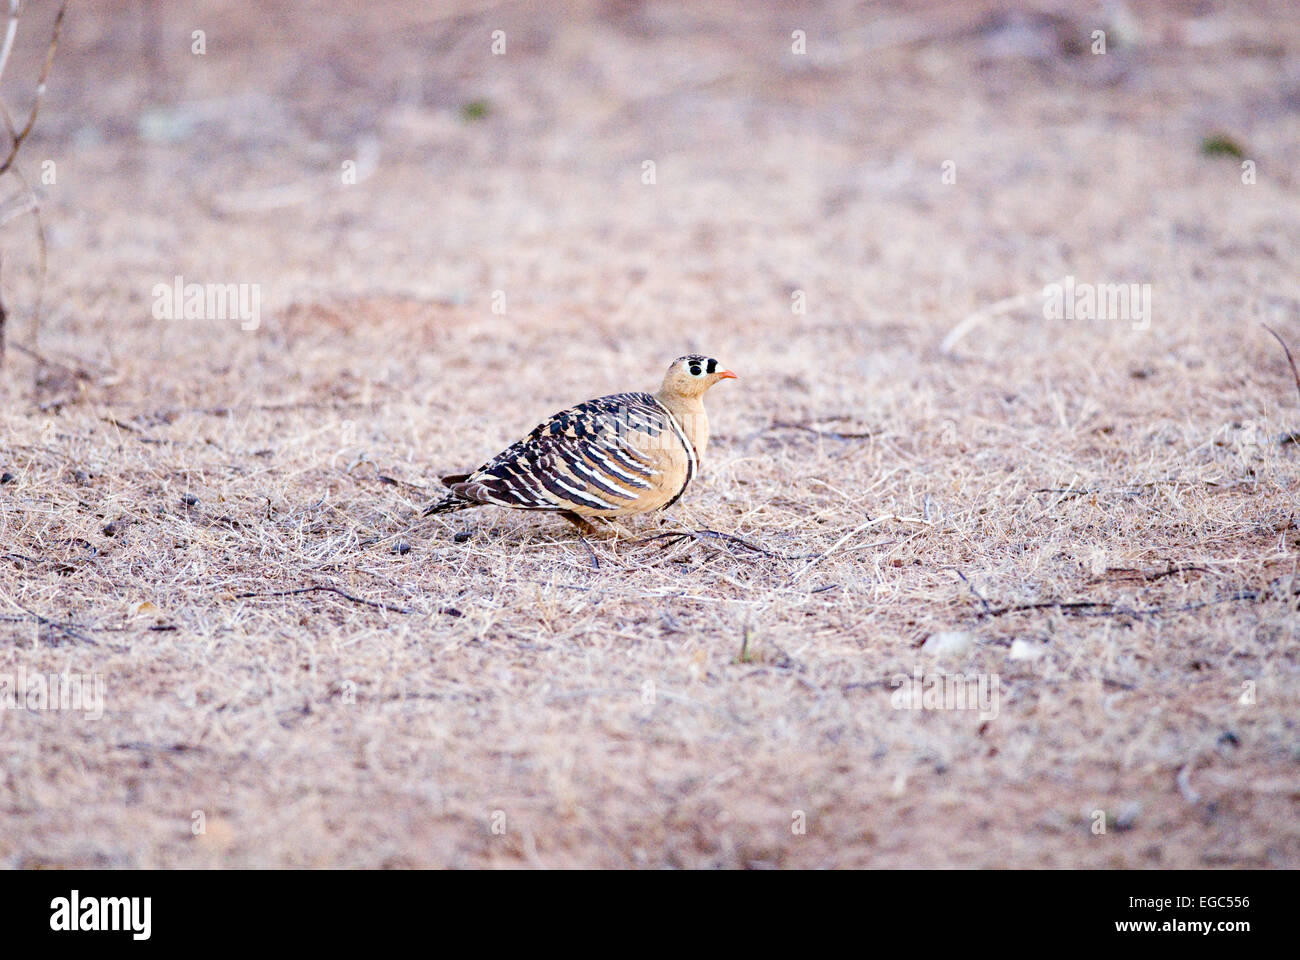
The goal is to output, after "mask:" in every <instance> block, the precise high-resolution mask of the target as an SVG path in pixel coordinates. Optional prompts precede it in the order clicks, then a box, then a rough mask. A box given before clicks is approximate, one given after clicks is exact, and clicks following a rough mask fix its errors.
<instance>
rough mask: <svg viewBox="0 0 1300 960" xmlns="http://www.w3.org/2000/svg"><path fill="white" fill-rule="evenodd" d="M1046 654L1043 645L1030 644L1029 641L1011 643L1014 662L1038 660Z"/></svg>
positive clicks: (1013, 641)
mask: <svg viewBox="0 0 1300 960" xmlns="http://www.w3.org/2000/svg"><path fill="white" fill-rule="evenodd" d="M1044 653H1045V651H1044V650H1043V645H1042V644H1041V643H1030V642H1029V641H1028V640H1012V641H1011V659H1012V660H1037V659H1038V658H1039V657H1041V656H1042V655H1043V654H1044Z"/></svg>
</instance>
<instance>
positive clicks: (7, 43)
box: [0, 0, 23, 79]
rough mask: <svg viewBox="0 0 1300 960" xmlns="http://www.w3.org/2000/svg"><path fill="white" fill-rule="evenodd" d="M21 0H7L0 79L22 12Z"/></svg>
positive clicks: (1, 48) (0, 48) (7, 60)
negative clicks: (7, 8) (6, 21)
mask: <svg viewBox="0 0 1300 960" xmlns="http://www.w3.org/2000/svg"><path fill="white" fill-rule="evenodd" d="M22 6H23V4H22V0H9V22H8V23H7V24H6V25H5V40H4V46H3V47H0V79H2V78H3V77H4V75H5V64H7V63H8V62H9V54H10V52H11V51H12V50H13V48H14V37H15V36H16V35H17V34H18V14H19V13H21V12H22Z"/></svg>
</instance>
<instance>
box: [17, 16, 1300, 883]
mask: <svg viewBox="0 0 1300 960" xmlns="http://www.w3.org/2000/svg"><path fill="white" fill-rule="evenodd" d="M33 6H34V7H35V6H39V5H33ZM232 6H234V5H228V4H218V3H215V2H213V3H200V4H172V3H168V4H138V3H102V4H93V5H92V4H84V5H78V6H77V7H76V8H74V15H73V16H72V17H71V18H70V19H69V21H68V24H67V27H66V30H65V40H64V46H63V48H62V49H61V50H60V54H59V60H58V61H57V62H56V65H55V70H54V75H53V78H52V82H51V88H50V93H49V98H48V100H47V102H46V105H45V108H44V111H43V113H42V118H41V121H40V123H39V124H38V127H37V129H36V132H35V133H34V134H33V136H32V139H31V140H30V141H29V142H28V144H27V145H26V147H25V148H24V150H25V151H30V152H29V153H26V157H27V159H26V160H25V163H26V164H27V165H28V167H29V172H31V173H37V174H39V170H40V168H39V166H35V165H37V164H39V162H40V161H42V160H44V159H53V160H54V161H56V164H57V170H58V176H57V181H56V183H55V184H52V185H47V186H45V187H44V190H45V217H46V221H47V223H48V226H49V232H50V247H51V249H50V264H51V265H50V288H49V291H48V293H47V298H46V299H47V304H48V315H47V317H46V319H45V322H44V325H43V330H42V333H41V341H40V348H41V351H42V352H43V353H44V354H46V355H47V356H49V357H51V358H53V359H57V360H61V361H63V362H64V363H66V364H68V365H69V366H70V367H71V368H72V370H71V371H69V370H61V369H59V368H48V369H46V370H45V371H44V372H43V373H42V374H41V376H40V377H39V378H37V377H36V376H35V374H36V373H37V371H36V369H35V367H34V365H33V362H32V360H31V359H30V358H29V357H27V356H24V355H22V354H19V353H16V352H14V351H12V350H11V351H10V353H9V355H8V357H7V358H6V360H5V364H4V368H3V371H0V390H3V395H2V398H0V399H2V403H3V405H2V406H0V472H3V473H7V474H9V475H10V477H9V478H8V479H7V480H6V482H5V483H4V484H3V485H0V555H2V556H0V673H11V674H12V673H16V672H17V671H18V670H20V669H22V670H26V671H28V672H29V673H35V672H42V673H55V672H58V671H61V670H70V671H73V672H78V673H94V674H100V675H102V676H103V678H104V681H105V684H106V691H105V711H104V714H103V716H102V717H101V718H99V719H90V718H87V717H84V716H79V715H77V714H75V713H72V712H56V711H45V712H39V711H23V710H19V711H13V710H6V711H3V712H0V724H2V725H3V737H4V744H5V759H4V763H3V766H2V768H0V863H4V864H7V865H10V866H13V867H36V866H110V867H145V866H207V865H212V866H258V867H271V866H366V867H374V866H460V867H469V866H516V865H546V866H548V867H568V866H606V867H609V866H647V867H658V866H685V867H695V866H726V867H739V866H782V867H819V866H834V867H847V866H883V867H901V866H1016V867H1036V866H1050V867H1066V866H1094V867H1095V866H1124V867H1172V866H1184V867H1188V866H1190V867H1200V866H1211V867H1216V866H1233V867H1241V866H1267V867H1282V866H1290V867H1295V866H1298V865H1300V816H1298V815H1297V814H1298V813H1300V811H1298V810H1297V805H1298V804H1300V643H1298V639H1300V615H1298V613H1297V606H1298V605H1300V592H1298V588H1297V584H1298V583H1300V578H1298V575H1297V560H1296V558H1297V550H1298V549H1300V530H1298V529H1297V499H1298V498H1297V494H1298V492H1300V479H1298V471H1297V467H1298V466H1300V445H1297V444H1294V443H1292V444H1282V443H1279V442H1278V438H1279V436H1280V435H1282V434H1284V433H1286V432H1287V431H1290V430H1296V429H1300V404H1298V402H1297V397H1296V391H1295V389H1294V387H1293V385H1292V382H1291V374H1290V372H1289V370H1288V369H1287V366H1286V363H1285V360H1284V359H1283V357H1282V353H1281V350H1280V348H1279V347H1278V345H1277V344H1276V342H1274V341H1272V340H1271V339H1270V338H1269V337H1268V335H1267V334H1266V333H1264V331H1263V330H1262V329H1261V328H1260V327H1259V326H1258V323H1259V322H1260V321H1263V322H1267V323H1269V324H1271V325H1272V326H1274V327H1275V328H1276V329H1277V330H1278V331H1279V333H1281V334H1282V335H1283V336H1284V337H1285V338H1287V339H1288V340H1289V341H1290V342H1291V343H1292V344H1293V345H1294V346H1300V322H1298V320H1297V318H1298V317H1300V282H1298V280H1297V273H1296V269H1295V267H1296V264H1297V263H1300V218H1298V217H1297V177H1296V171H1297V170H1298V169H1300V28H1297V23H1296V20H1295V17H1294V11H1293V10H1290V9H1289V7H1288V4H1286V3H1283V2H1277V3H1241V4H1231V5H1217V4H1205V5H1196V4H1175V3H1169V4H1146V3H1143V4H1141V5H1134V9H1135V10H1136V11H1137V13H1136V14H1135V15H1134V20H1135V22H1133V23H1126V22H1121V21H1122V19H1123V18H1120V21H1116V22H1112V21H1113V20H1115V15H1113V14H1111V15H1103V14H1102V13H1100V12H1093V11H1089V10H1086V9H1081V8H1080V5H1078V4H1074V3H1066V2H1061V3H1059V4H1051V3H1046V2H1044V3H1036V4H1035V5H1034V6H1035V9H1036V10H1038V11H1040V12H1041V11H1048V12H1051V11H1058V12H1060V14H1061V17H1060V18H1057V19H1053V17H1051V16H1047V15H1045V14H1044V15H1042V16H1040V15H1038V14H1032V15H1031V14H1014V15H1013V14H1010V13H1005V12H1000V11H1001V10H1002V8H1000V7H999V6H997V5H994V4H985V3H980V4H970V5H961V6H954V5H951V4H934V5H925V4H879V5H867V4H855V3H847V2H843V3H832V4H826V5H794V6H789V5H775V4H774V5H772V6H756V5H754V4H745V5H743V6H741V5H739V4H736V5H730V4H718V5H712V4H710V5H704V4H665V3H647V4H639V3H619V4H611V5H607V6H602V7H593V6H587V5H574V6H571V7H569V8H567V10H566V12H565V14H564V16H563V17H560V16H557V15H555V14H553V13H548V12H547V6H546V5H542V4H538V5H536V6H533V5H512V4H507V5H500V6H492V5H487V6H485V7H484V8H483V9H482V10H481V11H480V12H474V9H473V8H474V7H475V6H478V5H472V4H462V5H461V6H462V7H464V9H463V10H453V9H451V8H445V9H443V8H427V7H425V5H420V4H402V3H372V4H368V5H366V8H365V12H364V13H363V14H356V13H354V12H352V11H353V8H354V7H355V6H356V5H354V4H337V5H336V7H337V9H329V8H326V9H324V10H323V11H322V10H320V9H316V10H313V11H311V12H308V11H306V10H305V9H299V8H300V5H298V4H293V3H288V2H284V3H265V4H260V5H258V7H259V8H260V9H258V10H251V9H250V10H245V11H243V12H238V11H232V10H231V9H230V7H232ZM301 6H304V7H305V6H306V5H301ZM312 6H313V7H319V6H320V5H312ZM1005 9H1006V10H1011V9H1014V8H1013V7H1011V6H1008V7H1006V8H1005ZM39 16H40V11H37V12H36V13H34V14H33V17H34V21H33V22H34V24H37V25H34V26H33V27H32V29H31V32H30V33H26V34H24V36H25V41H22V42H20V44H19V49H18V50H17V51H16V53H15V58H14V61H13V62H12V63H11V64H10V70H9V71H8V72H7V75H6V82H9V81H10V80H11V79H13V78H16V77H19V76H22V75H23V74H22V72H21V71H22V70H23V69H26V70H28V71H29V73H30V70H31V67H32V64H34V63H36V62H38V60H39V57H40V55H41V53H42V52H43V51H42V48H41V37H40V29H39V22H40V21H39ZM149 17H152V19H148V18H149ZM1108 18H1109V19H1108ZM1098 24H1100V26H1101V27H1102V28H1105V29H1108V30H1109V36H1110V38H1111V49H1110V50H1109V52H1108V53H1107V54H1105V55H1104V56H1094V55H1092V54H1091V53H1089V52H1088V50H1087V43H1088V42H1089V40H1088V38H1089V36H1090V32H1091V30H1092V29H1095V28H1097V26H1098ZM198 29H202V30H204V31H205V37H206V45H207V52H206V53H205V54H204V55H202V56H197V55H193V54H191V52H190V47H191V42H192V40H191V35H192V31H194V30H198ZM498 29H499V30H504V31H505V32H506V38H507V51H506V53H505V55H504V56H493V55H492V54H491V51H490V44H491V33H492V31H493V30H498ZM795 29H802V30H804V31H806V34H807V44H808V52H807V54H806V55H804V56H797V55H794V54H793V53H792V51H791V38H790V34H791V31H792V30H795ZM1079 37H1082V38H1083V39H1082V40H1081V41H1078V42H1076V41H1077V39H1078V38H1079ZM1079 43H1081V44H1082V49H1078V46H1079ZM10 96H11V97H13V96H14V95H13V94H10ZM19 99H20V98H19ZM1219 132H1223V133H1227V134H1229V135H1230V136H1232V137H1233V138H1235V139H1236V140H1237V141H1238V142H1240V143H1241V144H1242V146H1243V149H1244V151H1245V154H1246V156H1247V157H1248V158H1252V159H1254V160H1255V161H1256V162H1257V170H1258V180H1257V182H1256V183H1254V184H1250V185H1247V184H1243V183H1242V179H1241V174H1242V171H1241V168H1240V161H1239V160H1238V159H1236V158H1233V157H1231V156H1229V157H1222V156H1219V157H1216V156H1206V155H1204V154H1203V153H1202V151H1201V143H1202V140H1203V139H1204V138H1205V137H1207V136H1209V135H1212V134H1215V133H1219ZM347 160H359V161H360V162H359V164H358V177H357V179H358V182H357V183H355V184H344V183H343V182H342V177H341V175H340V171H341V169H342V164H343V163H344V161H347ZM645 160H652V161H654V163H655V165H656V166H655V173H656V183H655V184H653V185H646V184H644V183H643V182H642V170H643V167H642V164H643V161H645ZM945 161H952V162H953V163H954V164H955V171H956V182H955V183H944V182H943V181H942V173H943V165H944V163H945ZM29 235H30V232H29V229H28V226H27V225H26V222H24V221H15V222H11V223H9V224H7V225H6V226H5V233H4V247H3V250H4V265H5V280H6V303H7V305H8V306H9V307H10V308H11V311H12V317H11V322H10V330H9V335H10V339H11V341H14V342H23V341H24V339H25V337H26V334H27V330H28V325H29V318H28V317H27V316H25V315H24V314H23V313H22V309H23V307H24V306H25V305H26V304H27V303H30V289H31V271H30V263H29V261H30V246H31V243H30V240H29ZM24 257H26V258H27V260H26V261H25V260H24V259H23V258H24ZM178 274H179V275H182V276H184V277H185V279H186V280H187V281H191V282H200V283H207V282H213V283H256V284H260V290H261V294H262V298H263V303H262V308H263V315H262V322H261V325H260V327H259V329H257V330H255V331H243V330H241V329H240V326H239V323H238V322H237V321H234V320H221V319H208V320H190V321H185V320H176V321H162V320H156V319H154V318H153V316H152V314H151V307H152V304H153V294H152V290H153V287H154V285H155V284H158V283H170V282H171V280H172V278H173V277H174V276H175V275H178ZM1066 275H1072V276H1074V277H1077V278H1078V279H1079V280H1080V281H1081V282H1094V283H1118V282H1126V283H1127V282H1134V283H1149V284H1151V289H1152V315H1151V320H1150V324H1149V327H1148V328H1147V329H1136V328H1135V326H1141V325H1140V324H1138V325H1135V324H1134V323H1131V322H1128V321H1123V320H1115V319H1111V320H1094V321H1087V320H1046V319H1044V317H1043V313H1042V301H1041V297H1040V296H1039V291H1041V289H1042V287H1043V284H1044V283H1048V282H1051V281H1054V280H1057V279H1059V278H1061V277H1063V276H1066ZM494 291H501V292H502V293H503V294H504V297H505V313H504V314H501V313H495V312H493V309H492V307H493V299H492V298H493V294H494ZM799 291H802V293H803V295H804V297H806V304H807V310H806V313H796V312H794V311H793V310H792V302H793V301H792V296H796V295H797V293H798V292H799ZM1016 297H1019V298H1021V299H1020V300H1018V301H1015V302H1013V303H1011V304H1009V305H1007V306H1005V308H1003V309H1000V310H999V311H994V312H993V313H991V314H989V315H987V316H985V317H983V318H982V319H977V320H976V321H974V322H972V323H970V324H968V325H966V326H965V327H963V328H961V329H962V331H963V333H962V335H961V336H960V337H959V338H957V339H956V343H955V344H952V346H951V349H950V350H947V351H944V350H941V349H940V346H941V344H942V343H943V341H944V339H945V337H946V336H948V335H949V334H950V332H952V331H953V330H954V329H955V328H958V325H959V324H961V323H962V321H963V319H964V318H966V317H968V316H969V315H970V314H971V313H973V312H975V311H977V310H979V309H981V308H984V307H987V306H989V305H991V304H995V303H998V302H1000V301H1003V300H1006V299H1007V298H1016ZM689 351H700V352H707V353H708V354H710V355H713V356H717V357H719V358H720V359H721V360H723V362H725V363H726V364H728V365H729V366H731V367H733V368H734V369H736V370H737V371H738V372H739V373H740V374H741V376H742V378H743V379H741V380H739V381H737V382H728V383H725V384H723V385H721V386H720V387H718V388H717V389H715V390H713V391H712V393H711V394H710V396H709V406H710V410H711V413H712V417H713V424H714V430H715V434H716V436H715V439H714V442H713V446H712V447H711V448H710V450H709V455H708V457H707V461H706V463H705V470H704V476H703V478H702V480H701V481H700V482H699V483H698V484H697V485H696V486H694V487H692V489H691V491H690V493H689V495H688V496H687V497H686V498H685V500H684V501H683V502H682V503H681V504H680V505H679V507H678V508H675V509H674V510H673V511H671V514H670V516H669V517H667V518H657V517H655V518H642V519H639V520H635V521H632V522H631V523H629V524H628V526H629V527H630V528H631V535H630V536H627V537H623V538H608V539H602V540H598V541H595V542H594V543H593V544H592V551H593V552H594V557H595V560H596V561H597V562H598V567H595V566H593V563H592V556H591V555H589V553H588V551H587V550H586V549H584V547H583V546H582V545H581V544H580V543H579V542H577V540H576V539H575V536H574V533H573V532H572V530H571V529H570V528H568V526H567V525H566V524H564V523H563V522H562V521H558V520H555V519H549V518H547V517H545V516H533V515H528V514H523V513H508V512H504V511H496V510H491V509H488V510H483V511H478V512H475V513H465V514H460V515H456V516H451V517H446V518H441V517H439V518H430V519H429V520H420V519H419V518H418V515H417V511H418V508H420V507H421V506H423V505H424V504H425V503H426V502H427V501H428V500H429V499H430V498H431V497H432V496H433V495H434V494H435V493H436V490H435V489H434V488H435V487H436V486H437V484H436V480H435V478H436V477H437V476H438V475H439V474H441V473H447V472H455V471H461V470H464V469H467V468H469V467H471V466H473V465H475V464H476V463H478V462H479V461H481V460H482V459H484V458H485V457H486V456H488V455H490V454H492V453H494V452H495V451H496V450H497V449H499V448H500V447H501V446H502V445H504V444H505V443H506V442H508V441H510V440H512V439H514V438H515V437H516V436H518V435H519V434H521V433H522V432H523V431H525V430H527V429H528V428H530V427H531V426H532V425H533V424H534V423H535V422H536V421H538V420H540V419H541V418H542V417H543V416H545V415H547V414H549V413H550V412H552V411H553V410H555V409H558V408H559V407H560V406H562V405H565V404H568V403H571V402H575V401H578V400H582V399H586V398H587V397H590V396H595V395H599V394H601V393H606V392H612V391H616V390H623V389H645V388H650V387H653V386H655V385H656V384H657V382H658V378H659V377H660V375H661V374H662V369H663V367H664V365H665V364H666V363H667V361H668V360H670V359H671V358H673V357H675V356H677V355H679V354H682V353H685V352H689ZM702 528H706V529H711V530H716V531H721V532H724V533H727V534H731V535H734V536H736V537H740V538H743V539H744V540H745V541H746V542H748V543H750V544H753V545H755V546H758V547H761V548H762V549H763V551H765V552H762V553H760V552H756V551H753V550H750V549H747V548H746V547H744V546H742V545H740V544H738V543H736V542H734V541H729V540H724V539H719V538H709V537H702V538H699V539H690V540H683V541H680V542H673V541H672V540H671V539H669V538H662V539H658V540H647V539H645V538H647V537H649V536H652V535H654V534H658V533H661V532H665V531H669V530H681V529H702ZM461 532H465V533H468V535H469V536H468V539H464V538H462V540H463V542H457V539H455V538H454V535H456V534H458V533H461ZM401 545H404V547H403V546H401ZM403 549H405V552H403ZM306 587H329V588H335V589H337V590H338V591H341V592H330V591H324V590H317V591H314V592H309V593H293V594H288V595H273V594H278V593H281V592H288V591H298V590H301V589H303V588H306ZM344 594H346V595H347V596H344ZM348 597H352V598H356V599H348ZM360 601H371V602H372V603H374V604H381V605H383V606H382V607H380V606H373V605H367V604H366V603H362V602H360ZM1058 601H1059V602H1063V603H1073V604H1092V606H1052V605H1051V604H1053V603H1056V602H1058ZM1018 606H1023V607H1025V608H1026V609H1008V608H1011V607H1018ZM945 632H957V633H965V634H969V635H970V637H971V638H973V641H974V642H973V643H972V644H971V645H969V646H968V647H967V648H966V649H964V650H958V651H955V652H953V653H950V654H948V655H946V656H944V657H939V656H937V655H935V654H934V653H933V652H930V651H923V650H922V649H921V646H922V644H923V643H925V641H926V640H927V638H929V637H931V636H932V635H935V634H940V633H945ZM917 669H919V670H921V671H923V672H924V673H926V674H927V675H934V674H936V673H950V674H969V675H977V674H978V675H984V676H992V675H996V677H997V678H998V688H997V689H998V690H999V692H1000V698H999V705H998V712H997V716H996V717H994V718H992V719H989V718H984V717H981V716H980V715H979V714H978V713H976V712H973V711H960V710H935V711H915V710H899V709H894V708H893V704H892V703H891V701H892V699H893V692H894V691H893V690H892V689H891V686H890V680H891V678H894V677H895V676H896V675H898V674H907V675H911V674H912V673H913V671H914V670H917ZM1252 689H1253V690H1254V694H1255V695H1254V697H1251V696H1249V695H1248V694H1249V692H1250V691H1251V690H1252ZM1243 694H1247V695H1245V696H1243ZM1097 810H1101V811H1104V814H1103V816H1104V817H1105V819H1106V821H1107V823H1108V825H1109V828H1108V829H1107V831H1106V832H1105V833H1104V834H1099V833H1097V832H1095V831H1094V829H1093V826H1094V824H1095V823H1096V822H1097V817H1096V815H1095V814H1094V811H1097ZM195 811H201V812H202V815H203V821H204V823H205V826H206V830H205V831H204V832H202V833H200V834H198V835H195V834H194V833H193V831H192V823H193V822H194V813H195ZM800 811H801V812H802V813H803V815H804V817H805V820H806V831H804V832H799V831H797V830H792V824H794V823H796V821H797V819H798V813H797V812H800Z"/></svg>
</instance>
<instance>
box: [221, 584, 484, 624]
mask: <svg viewBox="0 0 1300 960" xmlns="http://www.w3.org/2000/svg"><path fill="white" fill-rule="evenodd" d="M303 593H333V594H336V595H337V596H340V597H342V598H343V599H344V600H350V601H351V602H352V603H360V604H364V605H365V606H367V607H374V608H375V609H376V610H387V611H389V612H391V613H404V614H412V613H415V612H416V611H415V610H412V609H410V608H409V607H397V606H394V605H392V604H390V603H381V602H379V601H378V600H366V599H365V598H363V597H355V596H353V595H352V594H350V593H347V592H346V591H344V590H340V589H339V588H338V587H330V586H314V587H299V588H298V589H296V590H274V591H271V592H268V593H237V594H235V598H236V599H239V600H243V599H247V598H250V597H294V596H298V595H299V594H303ZM438 612H439V613H445V614H447V615H448V616H452V617H459V616H461V612H460V611H459V610H457V609H456V608H455V607H439V608H438Z"/></svg>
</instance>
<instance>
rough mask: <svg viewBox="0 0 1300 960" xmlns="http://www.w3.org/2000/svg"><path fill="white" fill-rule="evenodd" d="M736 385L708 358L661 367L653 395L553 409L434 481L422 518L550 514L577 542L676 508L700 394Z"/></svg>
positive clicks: (698, 440) (692, 458) (696, 438)
mask: <svg viewBox="0 0 1300 960" xmlns="http://www.w3.org/2000/svg"><path fill="white" fill-rule="evenodd" d="M735 379H738V378H737V376H736V374H735V373H733V372H732V371H730V370H727V369H725V368H724V367H723V366H722V364H720V363H718V361H717V360H715V359H713V358H712V357H704V356H700V355H698V354H691V355H688V356H685V357H678V358H677V359H676V360H674V361H673V362H672V363H671V364H669V366H668V372H667V373H665V374H664V379H663V383H662V385H661V386H660V387H659V391H658V392H657V393H653V394H650V393H615V394H611V395H610V396H607V397H598V398H596V399H595V400H588V401H587V402H586V403H580V404H578V405H577V406H573V407H569V408H568V409H566V410H561V411H560V412H559V413H557V414H555V415H553V416H552V417H550V418H549V419H547V420H546V421H544V422H542V423H540V424H538V425H537V426H536V427H534V428H533V430H532V431H531V432H530V433H529V434H528V435H527V436H526V437H524V438H523V439H521V440H519V441H517V442H516V443H513V444H511V445H510V446H508V447H506V449H504V450H502V451H501V452H500V453H498V454H497V455H496V456H495V457H493V458H492V459H490V460H488V461H487V462H486V463H484V464H483V465H482V466H480V467H479V468H478V469H477V470H474V471H472V472H470V473H460V474H453V475H451V476H446V477H443V478H442V482H443V484H444V485H446V486H447V487H448V488H449V489H450V491H451V492H450V493H448V494H447V495H446V496H444V497H443V498H442V499H441V500H438V501H436V502H435V503H432V504H430V505H429V506H428V507H427V508H426V509H425V510H424V516H426V517H427V516H430V515H432V514H442V513H454V512H456V511H459V510H468V509H471V508H473V507H481V506H485V505H495V506H499V507H512V508H515V509H519V510H544V511H551V512H554V513H558V514H559V515H560V516H561V517H563V518H564V519H566V520H568V521H569V522H570V523H572V524H574V526H576V527H577V528H578V530H579V531H580V532H581V533H584V534H589V533H591V532H593V531H594V529H595V528H594V527H593V526H592V524H591V522H590V519H594V518H601V519H612V518H615V517H626V516H631V515H633V514H639V513H647V512H649V511H651V510H660V509H667V508H668V507H671V506H672V505H673V504H674V503H676V502H677V501H678V500H679V499H681V496H682V494H683V493H685V492H686V488H687V487H689V486H690V484H691V481H692V480H694V479H695V477H696V476H697V474H698V473H699V469H700V459H701V458H702V457H703V456H704V451H705V449H706V448H707V447H708V444H709V418H708V414H707V413H705V410H704V394H705V392H706V391H708V389H709V388H710V387H712V386H713V385H714V384H715V383H718V382H719V381H722V380H735Z"/></svg>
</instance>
